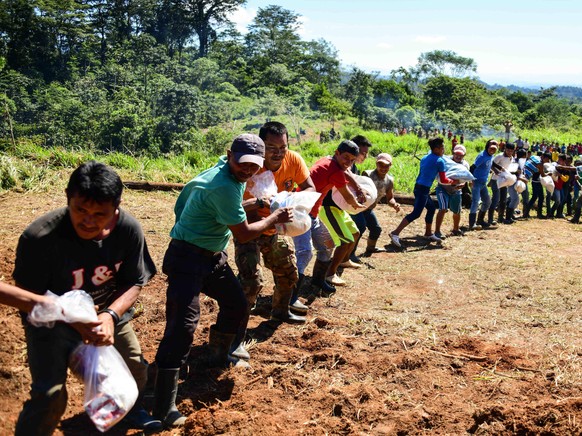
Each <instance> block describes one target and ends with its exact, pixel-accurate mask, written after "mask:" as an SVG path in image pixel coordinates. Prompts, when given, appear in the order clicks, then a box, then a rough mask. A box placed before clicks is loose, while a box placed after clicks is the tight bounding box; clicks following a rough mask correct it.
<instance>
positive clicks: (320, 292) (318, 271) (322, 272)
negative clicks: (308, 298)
mask: <svg viewBox="0 0 582 436" xmlns="http://www.w3.org/2000/svg"><path fill="white" fill-rule="evenodd" d="M330 265H331V261H328V262H322V261H321V260H318V259H316V260H315V264H314V265H313V276H312V277H311V287H312V291H313V294H314V295H315V296H317V297H329V296H330V295H332V294H334V293H335V292H336V289H335V286H333V285H331V284H329V283H328V282H327V281H326V280H325V278H326V277H327V270H328V269H329V266H330Z"/></svg>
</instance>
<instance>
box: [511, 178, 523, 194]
mask: <svg viewBox="0 0 582 436" xmlns="http://www.w3.org/2000/svg"><path fill="white" fill-rule="evenodd" d="M514 188H515V191H516V192H517V193H518V194H521V193H522V192H523V191H525V188H526V186H525V182H524V181H523V180H518V181H517V182H515V185H514Z"/></svg>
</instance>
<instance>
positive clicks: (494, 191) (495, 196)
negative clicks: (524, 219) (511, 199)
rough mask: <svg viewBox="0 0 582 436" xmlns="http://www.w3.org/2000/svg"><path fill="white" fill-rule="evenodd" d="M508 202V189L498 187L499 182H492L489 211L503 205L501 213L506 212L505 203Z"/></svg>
mask: <svg viewBox="0 0 582 436" xmlns="http://www.w3.org/2000/svg"><path fill="white" fill-rule="evenodd" d="M506 200H507V187H504V188H499V187H498V186H497V180H493V181H492V182H491V205H490V206H489V210H495V209H497V206H499V205H501V207H500V208H499V210H500V211H504V210H505V202H506Z"/></svg>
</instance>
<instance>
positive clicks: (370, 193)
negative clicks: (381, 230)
mask: <svg viewBox="0 0 582 436" xmlns="http://www.w3.org/2000/svg"><path fill="white" fill-rule="evenodd" d="M352 177H353V178H354V180H355V181H356V183H357V184H358V185H360V188H362V191H363V193H364V196H365V197H366V201H364V203H363V205H364V207H362V208H357V209H356V208H354V207H353V206H352V205H351V204H349V203H348V202H347V201H346V199H345V198H344V196H343V195H342V193H341V192H340V191H339V190H338V189H337V188H336V187H335V186H334V187H333V188H332V190H331V198H332V199H333V201H334V203H335V204H337V206H338V207H339V208H340V209H342V210H345V211H346V212H347V213H350V214H352V215H354V214H357V213H360V212H363V211H364V210H366V209H367V208H369V207H370V206H371V205H373V204H374V202H375V201H376V199H377V198H378V189H377V188H376V185H375V184H374V181H373V180H372V179H370V178H369V177H364V176H360V175H357V174H353V175H352ZM348 189H349V190H350V191H351V192H352V194H354V197H356V198H357V194H356V190H355V189H354V188H353V187H351V186H350V185H348Z"/></svg>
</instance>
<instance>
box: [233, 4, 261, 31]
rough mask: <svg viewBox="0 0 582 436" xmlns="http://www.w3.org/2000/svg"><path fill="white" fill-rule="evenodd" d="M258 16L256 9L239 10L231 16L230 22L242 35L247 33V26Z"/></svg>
mask: <svg viewBox="0 0 582 436" xmlns="http://www.w3.org/2000/svg"><path fill="white" fill-rule="evenodd" d="M256 15H257V11H256V10H255V9H245V8H242V7H241V8H238V9H237V10H236V11H234V12H233V14H232V15H231V16H230V20H231V21H232V22H233V23H234V24H235V25H236V30H238V31H239V32H240V33H247V26H248V25H249V24H251V22H252V21H253V18H255V16H256Z"/></svg>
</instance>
